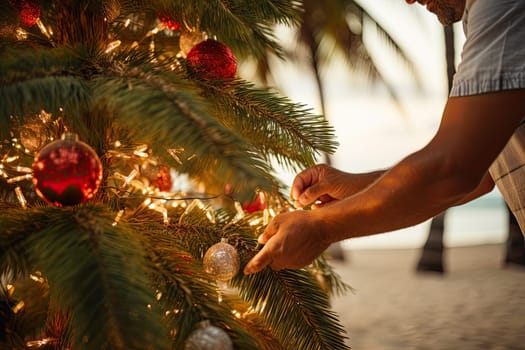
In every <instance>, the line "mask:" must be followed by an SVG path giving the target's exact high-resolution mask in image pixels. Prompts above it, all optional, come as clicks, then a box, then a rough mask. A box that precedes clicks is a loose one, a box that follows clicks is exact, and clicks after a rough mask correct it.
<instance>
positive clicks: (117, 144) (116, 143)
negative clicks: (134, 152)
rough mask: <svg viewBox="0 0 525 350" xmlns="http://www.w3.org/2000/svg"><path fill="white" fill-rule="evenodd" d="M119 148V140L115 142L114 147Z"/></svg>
mask: <svg viewBox="0 0 525 350" xmlns="http://www.w3.org/2000/svg"><path fill="white" fill-rule="evenodd" d="M120 146H122V143H121V142H120V141H119V140H117V141H115V147H116V148H119V147H120Z"/></svg>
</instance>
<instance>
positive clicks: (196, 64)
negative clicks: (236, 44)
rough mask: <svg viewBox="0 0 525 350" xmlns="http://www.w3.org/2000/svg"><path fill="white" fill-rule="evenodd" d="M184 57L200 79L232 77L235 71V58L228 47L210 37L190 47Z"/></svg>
mask: <svg viewBox="0 0 525 350" xmlns="http://www.w3.org/2000/svg"><path fill="white" fill-rule="evenodd" d="M186 59H187V60H188V61H189V63H190V65H191V66H192V67H193V69H195V73H196V74H197V76H198V77H199V78H202V79H208V80H224V79H232V78H233V77H235V73H236V71H237V60H236V58H235V56H234V54H233V52H232V51H231V50H230V48H229V47H228V46H226V45H224V44H223V43H221V42H218V41H216V40H212V39H208V40H205V41H201V42H200V43H198V44H197V45H195V46H194V47H192V49H191V50H190V52H188V55H187V56H186Z"/></svg>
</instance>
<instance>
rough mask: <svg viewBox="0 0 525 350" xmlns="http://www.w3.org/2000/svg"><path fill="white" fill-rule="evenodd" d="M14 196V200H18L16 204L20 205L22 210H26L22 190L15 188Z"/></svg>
mask: <svg viewBox="0 0 525 350" xmlns="http://www.w3.org/2000/svg"><path fill="white" fill-rule="evenodd" d="M15 194H16V198H17V199H18V202H19V203H20V205H21V206H22V208H23V209H26V208H27V200H26V197H25V196H24V193H23V192H22V189H21V188H20V187H19V186H16V187H15Z"/></svg>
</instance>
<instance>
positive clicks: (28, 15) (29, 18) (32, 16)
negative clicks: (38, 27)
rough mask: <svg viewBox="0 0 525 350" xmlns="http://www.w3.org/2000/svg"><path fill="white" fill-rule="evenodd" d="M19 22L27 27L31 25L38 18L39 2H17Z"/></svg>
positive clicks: (22, 0)
mask: <svg viewBox="0 0 525 350" xmlns="http://www.w3.org/2000/svg"><path fill="white" fill-rule="evenodd" d="M18 6H19V9H20V10H19V14H20V22H22V24H23V25H25V26H27V27H32V26H34V25H35V24H36V22H37V21H38V19H39V18H40V13H41V10H40V4H38V3H36V2H34V1H31V0H21V1H20V2H19V3H18Z"/></svg>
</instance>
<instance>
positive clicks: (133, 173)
mask: <svg viewBox="0 0 525 350" xmlns="http://www.w3.org/2000/svg"><path fill="white" fill-rule="evenodd" d="M138 173H139V172H138V171H137V170H136V169H133V170H131V172H130V173H129V175H128V176H126V178H125V179H124V184H123V185H122V187H125V186H127V185H129V183H130V182H131V181H133V179H134V178H135V177H136V176H137V174H138Z"/></svg>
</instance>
